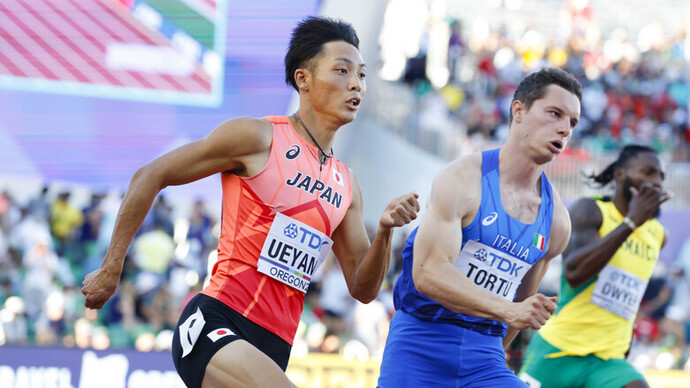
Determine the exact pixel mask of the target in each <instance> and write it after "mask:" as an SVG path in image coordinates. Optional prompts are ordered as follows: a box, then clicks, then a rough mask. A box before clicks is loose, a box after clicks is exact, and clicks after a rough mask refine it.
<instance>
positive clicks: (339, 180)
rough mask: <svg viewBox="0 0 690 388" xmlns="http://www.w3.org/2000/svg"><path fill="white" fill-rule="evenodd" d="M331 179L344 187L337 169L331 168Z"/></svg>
mask: <svg viewBox="0 0 690 388" xmlns="http://www.w3.org/2000/svg"><path fill="white" fill-rule="evenodd" d="M333 179H334V180H335V183H337V184H339V185H340V186H342V187H345V181H343V176H342V175H340V173H339V172H338V170H337V169H335V168H334V169H333Z"/></svg>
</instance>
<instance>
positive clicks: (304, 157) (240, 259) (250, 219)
mask: <svg viewBox="0 0 690 388" xmlns="http://www.w3.org/2000/svg"><path fill="white" fill-rule="evenodd" d="M267 119H268V120H269V121H270V122H271V125H272V127H273V142H272V145H271V151H270V155H269V156H268V161H267V163H266V165H265V167H264V168H263V169H262V170H261V171H260V172H258V173H257V174H256V175H254V176H252V177H239V176H237V175H235V174H232V173H224V174H223V175H222V185H223V211H222V230H221V236H220V240H219V244H218V262H217V263H216V264H215V266H214V268H213V273H212V277H211V282H210V285H209V286H208V287H206V288H205V289H204V290H203V291H202V292H203V293H204V294H206V295H208V296H211V297H214V298H216V299H218V300H220V301H221V302H223V303H225V304H226V305H228V306H229V307H230V308H232V309H233V310H235V311H237V312H238V313H240V314H242V315H244V316H245V317H247V318H248V319H250V320H252V321H253V322H255V323H257V324H259V325H260V326H262V327H264V328H266V329H268V330H269V331H271V332H273V333H275V334H276V335H278V336H280V337H281V338H283V339H284V340H285V341H287V342H288V343H292V341H293V339H294V334H295V331H296V329H297V324H298V323H299V317H300V315H301V312H302V307H303V303H304V291H305V290H306V288H307V287H308V284H309V280H310V278H311V276H312V275H313V273H314V272H315V271H316V269H318V265H319V264H320V262H319V256H320V255H322V254H325V253H326V252H327V250H329V249H330V246H331V245H332V242H330V239H329V237H330V236H331V234H332V233H333V231H334V230H335V229H336V228H337V226H338V225H339V224H340V222H341V221H342V219H343V217H344V216H345V213H346V212H347V209H348V207H349V206H350V202H351V199H352V188H351V184H350V173H349V169H348V167H347V166H346V165H345V164H344V163H342V162H340V161H339V160H337V159H335V158H331V159H329V161H328V162H327V163H326V164H324V165H320V163H319V161H318V159H317V156H318V153H317V151H318V150H317V149H316V148H315V147H313V146H312V145H310V144H309V143H307V142H306V141H304V140H303V139H302V138H301V137H300V136H299V135H298V134H297V133H296V132H295V130H294V128H293V127H292V125H291V124H290V122H289V121H288V119H287V118H286V117H283V116H280V117H273V116H272V117H268V118H267ZM251 170H252V169H248V171H251ZM262 272H263V273H262Z"/></svg>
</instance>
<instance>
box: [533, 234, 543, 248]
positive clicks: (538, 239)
mask: <svg viewBox="0 0 690 388" xmlns="http://www.w3.org/2000/svg"><path fill="white" fill-rule="evenodd" d="M545 241H546V239H545V238H544V236H542V235H541V234H539V233H535V234H534V242H532V245H534V246H535V247H537V248H538V249H539V250H540V251H543V250H544V242H545Z"/></svg>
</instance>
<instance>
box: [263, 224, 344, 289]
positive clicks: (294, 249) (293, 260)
mask: <svg viewBox="0 0 690 388" xmlns="http://www.w3.org/2000/svg"><path fill="white" fill-rule="evenodd" d="M332 246H333V240H331V239H330V238H328V236H326V235H325V234H323V233H321V232H320V231H319V230H317V229H314V228H312V227H311V226H309V225H307V224H305V223H302V222H300V221H297V220H295V219H292V218H290V217H288V216H286V215H284V214H281V213H277V214H276V217H275V219H274V220H273V225H271V229H270V230H269V231H268V235H267V236H266V241H264V246H263V247H262V248H261V256H260V257H259V261H258V263H257V265H258V270H259V272H261V273H263V274H266V275H268V276H270V277H272V278H273V279H276V280H278V281H279V282H282V283H285V284H287V285H288V286H291V287H294V288H296V289H298V290H300V291H302V292H304V293H306V292H307V289H308V288H309V283H310V282H311V278H312V276H314V273H316V270H317V269H319V267H320V266H321V264H322V263H323V261H324V260H326V257H328V253H329V252H330V251H331V247H332Z"/></svg>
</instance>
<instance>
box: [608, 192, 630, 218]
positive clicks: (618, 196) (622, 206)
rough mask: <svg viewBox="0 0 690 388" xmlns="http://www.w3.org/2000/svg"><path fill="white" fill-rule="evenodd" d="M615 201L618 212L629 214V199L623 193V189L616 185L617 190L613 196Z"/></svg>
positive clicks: (624, 214)
mask: <svg viewBox="0 0 690 388" xmlns="http://www.w3.org/2000/svg"><path fill="white" fill-rule="evenodd" d="M611 200H612V201H613V205H614V206H615V207H616V209H617V210H618V212H619V213H620V214H622V215H623V217H625V216H626V215H628V203H629V202H628V199H627V198H625V195H624V194H623V189H622V188H619V187H618V186H617V187H616V191H615V192H614V193H613V198H611Z"/></svg>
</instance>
